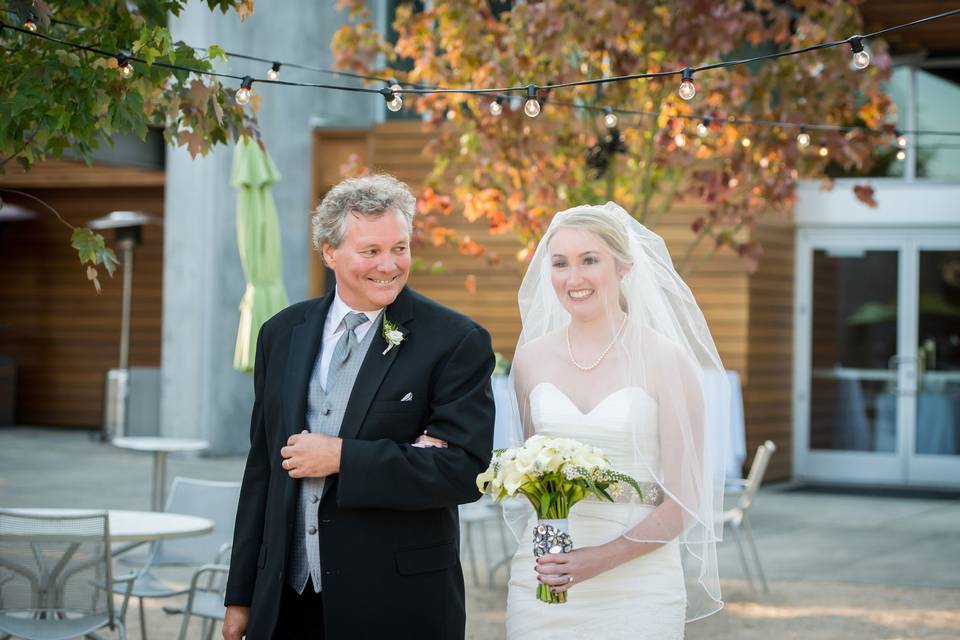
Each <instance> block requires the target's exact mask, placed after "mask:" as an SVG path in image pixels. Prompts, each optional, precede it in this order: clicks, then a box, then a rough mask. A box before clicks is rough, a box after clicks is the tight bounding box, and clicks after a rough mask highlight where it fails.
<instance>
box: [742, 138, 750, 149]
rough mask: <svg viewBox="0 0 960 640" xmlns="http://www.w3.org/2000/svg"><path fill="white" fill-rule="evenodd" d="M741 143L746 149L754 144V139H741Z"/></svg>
mask: <svg viewBox="0 0 960 640" xmlns="http://www.w3.org/2000/svg"><path fill="white" fill-rule="evenodd" d="M740 144H742V145H743V148H744V149H746V148H747V147H749V146H750V145H751V144H752V140H750V138H744V139H743V140H741V141H740Z"/></svg>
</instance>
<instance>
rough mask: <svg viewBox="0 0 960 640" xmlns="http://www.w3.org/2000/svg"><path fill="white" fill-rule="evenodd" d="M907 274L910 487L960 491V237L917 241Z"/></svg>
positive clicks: (918, 238)
mask: <svg viewBox="0 0 960 640" xmlns="http://www.w3.org/2000/svg"><path fill="white" fill-rule="evenodd" d="M911 245H912V247H911V248H912V251H911V252H910V256H911V259H910V260H909V261H908V264H907V265H906V266H907V270H908V272H910V273H909V275H910V280H911V281H912V282H915V283H916V292H915V296H916V301H917V304H916V313H915V314H914V315H913V316H912V318H911V320H912V324H913V325H914V326H912V327H911V328H910V329H911V333H913V335H914V336H915V340H914V344H915V345H916V356H915V360H914V361H913V362H912V363H910V365H909V366H912V368H913V369H914V370H915V373H914V375H913V376H912V379H914V380H915V384H914V385H912V386H911V387H908V388H907V389H905V391H907V392H910V393H911V395H912V396H913V398H912V399H913V401H912V403H910V404H912V405H913V406H911V407H910V411H911V414H912V417H913V423H914V429H913V433H912V435H913V437H912V438H905V439H904V447H905V450H906V451H907V452H909V453H908V456H907V479H908V481H909V482H910V483H911V484H933V485H951V486H958V485H960V232H956V233H952V234H951V233H937V234H936V235H932V234H931V235H927V236H923V235H917V236H916V237H914V238H913V239H912V241H911Z"/></svg>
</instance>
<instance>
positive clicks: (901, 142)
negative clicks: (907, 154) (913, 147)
mask: <svg viewBox="0 0 960 640" xmlns="http://www.w3.org/2000/svg"><path fill="white" fill-rule="evenodd" d="M897 146H898V147H900V148H901V149H906V148H907V136H905V135H903V134H902V133H901V134H899V135H898V136H897Z"/></svg>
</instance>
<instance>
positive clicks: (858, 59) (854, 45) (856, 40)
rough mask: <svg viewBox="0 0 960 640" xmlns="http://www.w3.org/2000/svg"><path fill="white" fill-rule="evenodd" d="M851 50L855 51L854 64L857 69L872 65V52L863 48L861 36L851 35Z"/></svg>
mask: <svg viewBox="0 0 960 640" xmlns="http://www.w3.org/2000/svg"><path fill="white" fill-rule="evenodd" d="M849 42H850V50H851V51H853V66H854V67H856V68H857V69H866V68H867V67H868V66H870V54H869V53H867V52H866V51H864V50H863V38H862V37H861V36H851V37H850V40H849Z"/></svg>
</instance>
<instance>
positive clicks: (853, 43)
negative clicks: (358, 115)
mask: <svg viewBox="0 0 960 640" xmlns="http://www.w3.org/2000/svg"><path fill="white" fill-rule="evenodd" d="M10 12H11V13H13V12H12V11H10ZM955 15H960V9H955V10H952V11H946V12H943V13H940V14H936V15H931V16H927V17H925V18H922V19H920V20H914V21H912V22H908V23H905V24H900V25H894V26H891V27H888V28H886V29H883V30H881V31H877V32H873V33H869V34H866V35H855V36H851V37H850V38H847V39H846V40H836V41H830V42H823V43H822V44H818V45H814V46H811V47H804V48H802V49H797V50H788V51H782V52H778V53H776V54H773V55H770V54H765V55H762V56H758V57H755V58H749V59H743V60H735V61H728V62H719V63H714V64H706V65H702V66H699V67H685V68H683V69H681V70H678V71H679V72H680V73H681V77H682V82H681V84H680V89H679V93H680V96H681V97H682V98H683V99H684V100H690V99H692V98H693V97H694V96H695V95H696V92H697V87H696V85H695V84H694V82H693V74H694V73H696V72H697V71H704V70H711V69H716V68H723V69H726V68H730V67H734V66H738V65H744V64H749V63H752V62H756V61H761V60H769V59H775V58H782V57H788V56H796V55H800V54H803V53H806V52H808V51H813V50H824V49H829V48H832V47H837V46H843V45H849V46H850V47H851V50H852V52H853V54H854V60H853V63H854V64H855V65H856V66H857V67H858V68H865V67H866V66H868V65H869V62H870V56H869V54H868V53H867V52H866V51H865V50H864V48H863V44H864V43H863V41H864V40H867V39H869V38H871V37H876V36H880V35H883V34H884V33H886V32H888V31H893V30H897V29H902V28H906V27H913V26H916V25H919V24H921V23H926V22H930V21H933V20H940V19H943V18H947V17H951V16H955ZM51 22H53V23H55V24H64V25H68V26H74V27H76V26H78V25H71V24H70V23H66V22H62V21H58V20H56V19H52V20H51ZM4 26H11V25H5V24H3V23H2V22H0V28H2V27H4ZM16 28H17V27H14V29H16ZM37 29H38V19H37V17H36V14H34V13H31V14H30V15H28V16H27V18H26V19H25V20H24V22H23V27H22V29H21V30H22V31H23V32H24V33H28V34H34V35H35V37H42V38H44V39H46V40H48V41H50V42H53V43H56V44H59V45H61V46H64V47H68V48H71V49H75V50H82V51H89V52H91V53H94V54H97V55H99V56H103V57H107V58H117V60H118V72H119V73H121V74H122V75H123V77H127V76H126V74H128V73H129V74H132V73H133V69H132V65H131V64H130V63H131V62H133V61H139V60H137V59H135V58H130V60H128V64H127V67H131V68H130V69H129V70H123V69H122V68H121V66H122V65H120V64H119V61H120V58H119V55H118V53H114V52H110V51H104V50H102V49H98V48H96V47H92V46H88V45H84V44H80V43H76V42H71V41H68V40H62V39H59V38H56V37H52V36H49V35H45V34H44V35H41V34H39V33H35V32H36V31H37ZM858 54H862V55H858ZM227 55H228V56H230V57H237V58H243V59H249V60H256V61H259V62H263V63H270V60H269V59H264V58H255V57H253V56H247V55H244V54H230V53H228V54H227ZM604 56H605V61H606V54H604ZM281 64H286V65H287V66H292V67H297V68H303V69H307V70H310V71H316V72H323V73H332V74H336V75H344V76H350V77H357V78H363V79H367V80H377V81H380V82H391V81H388V80H385V79H383V78H377V77H373V76H360V75H357V74H350V73H347V72H340V71H332V70H328V69H319V68H315V67H307V66H304V65H298V64H295V63H280V62H273V63H272V65H273V66H272V67H271V69H270V71H268V73H267V77H268V78H270V79H271V80H273V78H274V74H273V73H272V72H273V71H277V73H279V66H280V65H281ZM154 65H155V66H158V67H161V68H165V69H172V70H177V71H183V72H188V73H195V74H199V75H205V76H209V77H213V78H231V79H238V80H242V83H241V87H240V89H238V90H237V92H236V98H237V102H238V103H239V104H246V103H247V102H249V100H250V99H251V97H252V91H251V87H252V83H253V82H254V81H255V80H254V79H253V78H251V77H250V76H243V77H242V78H241V77H240V76H237V75H232V74H225V73H218V72H215V71H204V70H199V69H194V68H191V67H188V66H183V65H176V64H170V63H165V62H161V61H157V62H155V63H154ZM588 70H589V66H588V67H587V69H586V70H584V73H585V74H586V72H587V71H588ZM675 73H677V71H667V72H663V71H656V72H644V73H636V74H631V75H623V76H615V77H611V76H610V74H609V72H608V70H607V69H606V67H605V68H604V75H603V77H602V78H588V79H584V80H578V81H575V82H567V83H562V84H556V85H555V86H554V85H548V86H547V89H548V90H549V89H554V88H566V87H572V86H586V85H595V84H604V83H619V82H626V81H630V80H635V79H646V78H658V77H661V76H664V75H673V74H675ZM277 77H279V76H277ZM392 82H395V81H392ZM284 84H288V85H290V86H300V87H313V88H322V89H332V90H340V91H360V92H366V93H381V95H384V97H385V98H386V99H387V101H388V107H390V109H391V110H394V111H398V110H399V109H400V108H402V104H403V103H402V96H401V95H400V93H401V91H402V92H404V93H406V92H409V93H416V94H433V93H457V92H459V93H472V94H481V95H482V94H484V93H486V94H488V95H489V93H491V92H492V91H493V90H488V89H479V88H469V87H464V88H440V87H430V86H422V85H412V86H413V88H412V89H406V90H402V89H401V90H393V89H396V88H399V87H400V85H399V84H397V85H396V87H394V86H393V84H390V85H389V88H390V89H391V90H393V91H391V94H390V95H389V97H388V96H387V95H386V94H384V93H383V91H382V90H377V89H369V88H357V87H352V86H339V85H328V84H317V83H296V82H288V83H284ZM522 89H526V91H527V96H526V103H525V104H524V112H525V113H526V114H527V115H528V116H529V117H536V116H537V115H539V113H540V111H541V110H542V106H543V104H545V97H544V98H543V99H538V96H537V92H538V90H539V89H540V87H538V86H537V85H533V84H531V85H528V86H526V87H510V88H509V89H506V90H505V92H507V93H508V94H509V95H510V97H509V100H510V104H511V108H513V109H518V108H519V107H520V102H521V100H522V95H517V94H518V93H520V91H521V90H522ZM514 92H516V93H514ZM506 99H507V96H506V95H504V100H506ZM557 104H558V106H564V107H574V108H578V107H579V108H583V105H580V104H570V103H562V102H561V103H557ZM502 106H503V105H502V104H501V105H500V107H501V108H502ZM587 108H591V107H589V106H588V107H587ZM490 109H491V112H495V111H497V110H498V109H497V107H496V106H494V104H493V103H491V105H490ZM611 111H612V112H613V115H617V114H621V115H622V114H635V115H651V116H656V115H658V114H656V113H648V112H637V111H630V110H625V109H616V110H612V109H611ZM501 112H502V109H501ZM605 115H606V114H605ZM686 117H689V116H686ZM686 117H685V118H686ZM728 119H729V120H730V121H731V122H733V121H735V120H736V118H735V117H734V116H733V115H730V117H729V118H728ZM710 122H711V121H710V119H709V118H706V119H705V120H704V121H702V122H700V123H699V124H698V126H697V133H698V134H699V135H701V136H705V135H708V134H709V125H710ZM741 122H743V124H745V125H747V126H769V125H777V124H786V125H788V126H798V125H799V123H777V122H772V121H763V120H756V121H746V120H745V121H741ZM799 126H800V134H799V135H798V136H797V144H798V146H799V147H800V148H801V149H803V148H805V147H807V146H808V145H809V144H810V136H809V134H807V133H806V131H805V130H804V126H803V125H799ZM811 126H815V127H816V128H818V129H823V130H829V131H854V130H859V131H864V132H868V133H876V134H881V133H885V131H883V130H878V129H868V128H864V127H843V126H836V125H811ZM910 133H918V132H917V131H911V132H910ZM937 133H943V134H945V135H960V131H957V132H937ZM897 145H898V146H899V147H900V148H901V149H903V148H905V147H906V146H907V139H906V137H904V136H902V135H899V134H898V135H897ZM823 151H824V149H823V148H822V149H821V151H820V153H821V154H822V155H826V154H828V153H829V150H827V151H826V154H825V153H824V152H823Z"/></svg>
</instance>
